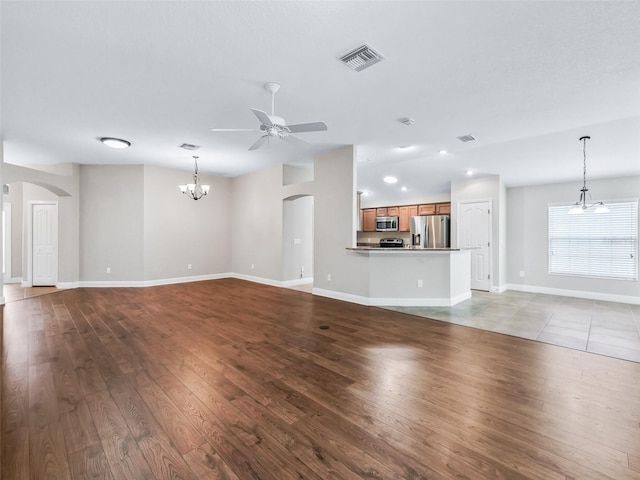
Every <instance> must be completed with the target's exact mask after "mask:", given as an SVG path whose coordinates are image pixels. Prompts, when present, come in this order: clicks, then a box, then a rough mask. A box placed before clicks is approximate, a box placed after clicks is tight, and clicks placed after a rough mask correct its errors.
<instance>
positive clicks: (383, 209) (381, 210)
mask: <svg viewBox="0 0 640 480" xmlns="http://www.w3.org/2000/svg"><path fill="white" fill-rule="evenodd" d="M386 216H387V207H380V208H376V217H386Z"/></svg>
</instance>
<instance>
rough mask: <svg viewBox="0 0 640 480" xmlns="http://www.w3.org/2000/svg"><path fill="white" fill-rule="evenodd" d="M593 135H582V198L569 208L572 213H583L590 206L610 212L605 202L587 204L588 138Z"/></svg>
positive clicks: (598, 211) (596, 209)
mask: <svg viewBox="0 0 640 480" xmlns="http://www.w3.org/2000/svg"><path fill="white" fill-rule="evenodd" d="M590 139H591V137H589V136H587V135H585V136H584V137H580V141H581V142H582V189H581V190H580V200H578V201H577V202H576V203H574V204H573V206H572V207H571V209H570V210H569V214H570V215H576V214H581V213H584V212H585V211H587V210H588V209H589V208H592V207H596V208H595V211H594V213H609V209H608V208H607V207H606V205H605V204H604V203H603V202H595V203H592V204H591V205H587V192H588V191H589V189H588V188H587V140H590Z"/></svg>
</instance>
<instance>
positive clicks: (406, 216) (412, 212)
mask: <svg viewBox="0 0 640 480" xmlns="http://www.w3.org/2000/svg"><path fill="white" fill-rule="evenodd" d="M416 215H418V206H417V205H405V206H403V207H398V216H399V217H400V218H399V221H398V230H400V231H401V232H408V231H409V229H410V227H409V225H410V222H411V220H410V219H411V217H415V216H416Z"/></svg>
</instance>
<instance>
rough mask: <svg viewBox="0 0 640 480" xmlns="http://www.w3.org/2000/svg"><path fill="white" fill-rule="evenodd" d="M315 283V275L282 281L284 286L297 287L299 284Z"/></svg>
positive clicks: (281, 283)
mask: <svg viewBox="0 0 640 480" xmlns="http://www.w3.org/2000/svg"><path fill="white" fill-rule="evenodd" d="M310 283H313V277H306V278H298V279H296V280H284V281H283V282H280V285H281V286H282V287H297V286H298V285H308V284H310Z"/></svg>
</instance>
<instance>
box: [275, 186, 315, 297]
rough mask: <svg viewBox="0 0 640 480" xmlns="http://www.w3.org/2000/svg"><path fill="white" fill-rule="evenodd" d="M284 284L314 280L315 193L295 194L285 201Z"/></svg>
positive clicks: (283, 236)
mask: <svg viewBox="0 0 640 480" xmlns="http://www.w3.org/2000/svg"><path fill="white" fill-rule="evenodd" d="M282 230H283V231H282V279H283V282H282V283H283V285H284V286H294V285H304V284H312V283H313V196H312V195H296V196H293V197H289V198H285V199H284V200H283V204H282Z"/></svg>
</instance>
